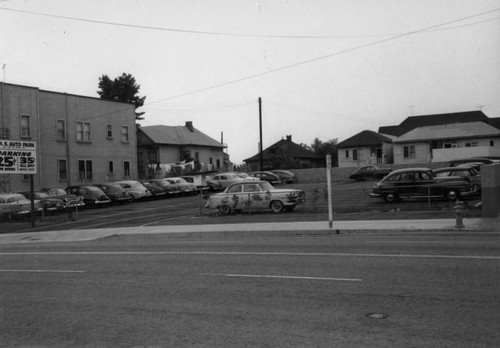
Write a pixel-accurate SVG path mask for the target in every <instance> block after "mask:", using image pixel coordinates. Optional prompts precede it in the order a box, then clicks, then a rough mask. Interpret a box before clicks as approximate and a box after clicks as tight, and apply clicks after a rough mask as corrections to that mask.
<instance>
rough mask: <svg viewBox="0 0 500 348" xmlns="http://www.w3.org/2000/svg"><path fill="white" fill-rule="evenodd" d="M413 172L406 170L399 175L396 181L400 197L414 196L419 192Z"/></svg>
mask: <svg viewBox="0 0 500 348" xmlns="http://www.w3.org/2000/svg"><path fill="white" fill-rule="evenodd" d="M414 177H415V175H414V173H413V172H404V173H401V175H400V176H399V180H398V181H397V182H395V183H394V184H395V186H396V191H397V192H398V196H400V197H412V196H415V195H416V194H418V187H417V186H415V180H414Z"/></svg>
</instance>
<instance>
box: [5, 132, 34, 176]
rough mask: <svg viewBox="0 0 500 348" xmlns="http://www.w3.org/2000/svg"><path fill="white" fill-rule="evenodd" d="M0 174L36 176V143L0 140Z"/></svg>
mask: <svg viewBox="0 0 500 348" xmlns="http://www.w3.org/2000/svg"><path fill="white" fill-rule="evenodd" d="M0 174H36V142H34V141H17V140H0Z"/></svg>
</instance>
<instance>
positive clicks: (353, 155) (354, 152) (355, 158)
mask: <svg viewBox="0 0 500 348" xmlns="http://www.w3.org/2000/svg"><path fill="white" fill-rule="evenodd" d="M352 160H353V161H357V160H358V150H357V149H354V150H352Z"/></svg>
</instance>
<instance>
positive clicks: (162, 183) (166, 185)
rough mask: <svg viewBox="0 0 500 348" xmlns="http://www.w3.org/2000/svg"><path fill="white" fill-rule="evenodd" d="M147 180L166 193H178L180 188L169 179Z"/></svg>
mask: <svg viewBox="0 0 500 348" xmlns="http://www.w3.org/2000/svg"><path fill="white" fill-rule="evenodd" d="M147 182H148V183H149V184H151V185H156V186H158V187H159V188H160V189H161V190H163V192H165V194H166V195H176V194H179V193H180V190H179V188H178V186H177V185H176V184H172V183H171V182H170V181H168V180H167V179H149V180H147Z"/></svg>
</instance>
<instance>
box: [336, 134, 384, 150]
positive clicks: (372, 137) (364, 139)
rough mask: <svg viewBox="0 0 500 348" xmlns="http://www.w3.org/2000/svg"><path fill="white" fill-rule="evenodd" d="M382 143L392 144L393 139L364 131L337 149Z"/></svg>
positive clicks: (340, 144)
mask: <svg viewBox="0 0 500 348" xmlns="http://www.w3.org/2000/svg"><path fill="white" fill-rule="evenodd" d="M382 143H392V139H391V138H389V137H387V136H385V135H382V134H379V133H377V132H374V131H371V130H364V131H362V132H360V133H358V134H356V135H353V136H352V137H350V138H348V139H346V140H344V141H342V142H340V143H339V144H338V145H337V147H339V148H345V147H356V146H375V145H381V144H382Z"/></svg>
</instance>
